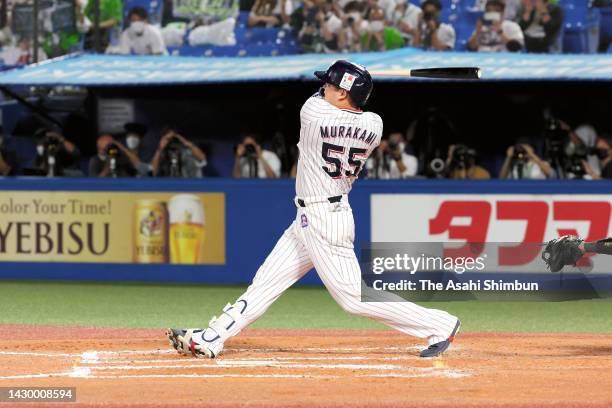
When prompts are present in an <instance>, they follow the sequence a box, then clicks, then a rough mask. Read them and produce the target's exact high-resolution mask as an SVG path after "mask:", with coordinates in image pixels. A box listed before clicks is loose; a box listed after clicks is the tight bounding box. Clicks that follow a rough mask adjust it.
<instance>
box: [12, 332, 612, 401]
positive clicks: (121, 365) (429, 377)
mask: <svg viewBox="0 0 612 408" xmlns="http://www.w3.org/2000/svg"><path fill="white" fill-rule="evenodd" d="M0 329H1V330H0V386H3V387H4V386H19V387H25V386H29V387H34V386H56V387H59V386H64V387H68V386H73V387H76V389H77V403H76V404H74V403H71V404H67V406H71V407H75V406H79V407H82V406H112V407H120V406H126V405H133V406H143V407H144V406H161V407H167V406H172V405H174V406H215V407H219V406H241V405H249V406H295V407H311V406H346V405H351V406H364V407H365V406H367V407H385V406H415V407H461V406H479V407H480V406H482V407H491V406H495V407H541V406H551V407H552V406H554V407H579V406H580V407H583V406H584V407H593V406H602V407H604V406H612V375H611V374H610V373H612V335H586V334H555V335H551V334H490V333H486V334H485V333H462V334H461V335H460V336H459V338H458V339H457V341H456V343H455V344H454V347H453V348H452V349H451V351H449V352H448V353H447V354H445V355H444V356H443V357H441V358H437V359H433V360H424V359H420V358H418V357H417V352H418V350H419V349H420V348H421V347H422V343H420V342H417V341H416V339H413V338H410V337H407V336H403V335H401V334H399V333H395V332H380V331H329V330H325V331H312V330H309V331H296V330H292V331H287V330H284V331H270V330H265V331H264V330H247V331H245V332H244V333H242V334H241V335H240V336H239V337H238V338H235V339H233V340H232V341H231V342H230V343H228V344H227V348H226V352H225V354H224V355H223V356H222V357H221V358H219V359H216V360H200V359H192V358H186V357H180V356H179V355H177V354H176V353H175V352H173V351H171V350H169V348H168V346H167V343H166V340H165V339H164V337H163V330H162V329H160V330H127V329H94V328H66V327H61V328H59V327H41V326H7V325H4V326H0ZM3 405H5V404H0V407H1V406H3ZM47 405H48V406H52V407H57V406H58V404H47ZM18 406H19V407H25V406H27V405H26V404H19V405H18Z"/></svg>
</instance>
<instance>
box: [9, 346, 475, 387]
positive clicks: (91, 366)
mask: <svg viewBox="0 0 612 408" xmlns="http://www.w3.org/2000/svg"><path fill="white" fill-rule="evenodd" d="M407 349H420V347H418V346H411V347H332V348H323V347H321V348H319V347H308V348H296V349H288V348H283V349H278V348H277V349H252V348H249V349H230V350H233V351H236V352H238V351H240V350H242V351H243V352H254V351H258V352H259V351H266V350H267V351H271V352H274V351H276V352H278V351H292V352H300V351H317V352H334V351H335V352H338V351H357V350H362V351H365V350H368V351H382V350H385V351H398V350H407ZM174 353H175V351H174V350H115V351H111V350H107V351H96V350H90V351H85V352H82V353H39V352H21V351H18V352H17V351H16V352H0V355H25V356H41V357H80V363H79V364H81V366H79V365H75V366H74V367H73V369H72V370H71V371H68V372H60V373H40V374H24V375H11V376H0V380H11V379H36V378H48V377H72V378H101V379H105V378H108V379H113V378H115V379H116V378H224V377H228V378H231V377H236V378H341V377H340V376H330V375H311V374H295V375H294V374H239V373H236V374H234V373H227V374H209V373H204V374H141V375H123V374H115V375H95V374H92V370H99V371H108V370H118V371H121V370H147V369H148V370H154V369H185V368H204V369H206V368H222V369H240V368H252V367H259V368H261V367H264V368H265V367H269V368H289V369H293V368H301V369H347V370H378V371H391V370H393V371H394V372H393V373H389V372H387V373H368V374H363V375H358V376H359V377H395V378H416V377H427V376H433V377H446V378H459V377H465V376H469V374H467V373H466V372H463V371H461V370H452V369H446V368H445V369H441V368H428V367H427V368H423V367H404V366H401V365H396V364H321V363H299V361H343V360H349V361H367V360H383V361H385V360H410V359H414V358H415V357H414V356H386V357H369V356H343V355H336V356H321V357H302V356H295V357H288V356H285V357H279V356H274V357H269V358H265V357H264V358H254V357H250V358H248V357H247V358H227V357H226V358H224V359H217V360H209V361H207V360H203V361H202V362H201V363H197V364H194V363H192V361H193V360H182V361H181V360H149V361H147V360H136V361H133V360H131V361H130V360H128V361H121V360H119V359H120V358H121V357H125V356H126V355H137V356H151V355H153V356H154V355H164V354H174ZM153 361H155V362H159V363H171V364H162V365H153V364H151V363H152V362H153ZM205 361H206V362H205ZM116 363H119V364H121V363H123V364H125V363H128V364H132V365H117V364H116ZM134 363H146V364H148V365H133V364H134ZM95 364H101V365H97V366H96V365H95ZM83 365H84V366H83ZM398 371H401V373H400V372H398Z"/></svg>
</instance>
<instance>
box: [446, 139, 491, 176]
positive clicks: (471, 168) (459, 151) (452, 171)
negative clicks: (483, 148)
mask: <svg viewBox="0 0 612 408" xmlns="http://www.w3.org/2000/svg"><path fill="white" fill-rule="evenodd" d="M445 168H446V173H447V177H448V178H449V179H452V180H488V179H490V178H491V175H490V174H489V172H488V171H487V170H486V169H485V168H484V167H481V166H479V165H477V164H476V150H474V149H471V148H469V147H467V146H465V145H462V144H457V145H455V144H452V145H450V146H449V147H448V155H447V156H446V165H445Z"/></svg>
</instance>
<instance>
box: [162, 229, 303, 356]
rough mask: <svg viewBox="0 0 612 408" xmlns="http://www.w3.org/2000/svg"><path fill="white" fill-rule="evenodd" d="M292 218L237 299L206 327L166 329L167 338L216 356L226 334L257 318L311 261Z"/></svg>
mask: <svg viewBox="0 0 612 408" xmlns="http://www.w3.org/2000/svg"><path fill="white" fill-rule="evenodd" d="M297 225H298V224H297V223H296V222H295V221H294V222H293V223H292V224H291V225H290V226H289V228H287V230H285V233H284V234H283V235H282V236H281V238H280V239H279V240H278V242H277V243H276V245H275V246H274V249H273V250H272V252H271V253H270V254H269V255H268V257H267V258H266V260H265V261H264V263H263V264H262V265H261V266H260V267H259V269H258V271H257V273H256V274H255V278H254V279H253V282H252V283H251V285H250V286H249V287H248V288H247V290H246V292H245V293H243V294H242V295H241V296H240V297H239V298H238V300H237V301H236V302H235V303H234V304H233V305H230V304H228V305H227V306H226V307H225V308H224V309H223V312H222V313H221V315H220V316H219V317H218V318H217V317H213V319H212V320H211V321H210V322H209V324H208V327H207V328H206V329H188V330H186V329H183V330H181V329H169V330H168V332H167V335H168V339H169V340H170V342H171V344H172V346H173V347H174V348H175V349H176V350H177V351H178V352H179V353H182V354H193V355H194V356H198V357H203V356H207V357H211V358H213V357H216V356H217V355H219V353H220V352H221V350H222V349H223V346H224V343H225V341H226V340H227V339H229V338H230V337H233V336H235V335H237V334H238V333H239V332H240V331H241V330H242V329H243V328H244V327H246V326H248V325H249V324H251V323H253V322H254V321H255V320H257V319H258V318H259V317H260V316H261V315H262V314H263V313H264V312H265V311H266V310H267V309H268V307H270V305H272V303H274V301H275V300H276V299H278V297H279V296H280V295H281V294H282V293H283V292H284V291H285V290H287V288H289V287H290V286H291V285H293V284H294V283H295V282H296V281H297V280H298V279H300V278H301V277H302V276H303V275H304V274H305V273H306V272H308V271H309V270H310V269H312V262H311V261H310V257H309V255H308V252H307V251H306V249H305V248H304V246H303V244H302V242H301V241H300V240H299V239H298V237H297V229H298V228H299V227H298V226H297Z"/></svg>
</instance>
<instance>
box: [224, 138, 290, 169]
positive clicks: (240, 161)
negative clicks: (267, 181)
mask: <svg viewBox="0 0 612 408" xmlns="http://www.w3.org/2000/svg"><path fill="white" fill-rule="evenodd" d="M280 172H281V161H280V159H279V158H278V156H277V155H276V154H274V153H273V152H271V151H269V150H266V149H264V148H262V147H261V145H260V144H259V143H258V142H257V137H256V136H255V135H252V134H250V135H246V136H245V137H244V138H243V139H242V143H240V144H239V145H238V146H237V147H236V161H235V162H234V171H233V174H234V177H236V178H278V177H280Z"/></svg>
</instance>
